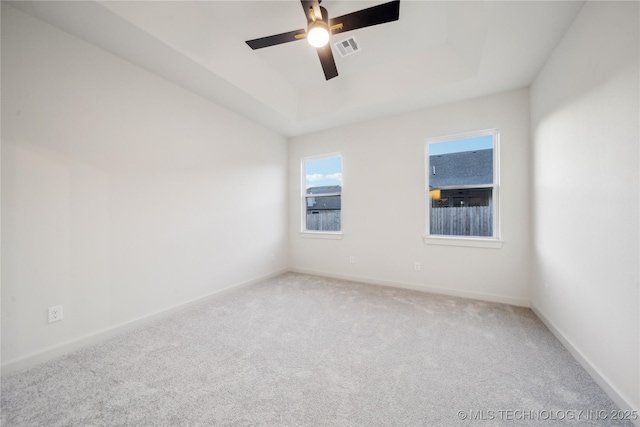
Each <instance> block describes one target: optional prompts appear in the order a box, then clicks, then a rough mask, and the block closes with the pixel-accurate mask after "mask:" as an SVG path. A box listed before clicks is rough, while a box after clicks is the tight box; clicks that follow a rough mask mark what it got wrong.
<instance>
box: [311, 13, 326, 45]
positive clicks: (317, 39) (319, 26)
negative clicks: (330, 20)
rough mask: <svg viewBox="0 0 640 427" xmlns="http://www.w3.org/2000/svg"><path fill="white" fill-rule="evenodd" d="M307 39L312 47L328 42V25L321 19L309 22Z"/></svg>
mask: <svg viewBox="0 0 640 427" xmlns="http://www.w3.org/2000/svg"><path fill="white" fill-rule="evenodd" d="M307 41H308V42H309V44H310V45H311V46H313V47H322V46H324V45H326V44H327V43H329V25H328V24H327V23H326V22H325V21H321V20H317V21H315V22H312V23H311V24H309V28H308V29H307Z"/></svg>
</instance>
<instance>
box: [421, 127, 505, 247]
mask: <svg viewBox="0 0 640 427" xmlns="http://www.w3.org/2000/svg"><path fill="white" fill-rule="evenodd" d="M487 135H491V136H493V184H478V185H460V186H447V187H441V188H440V189H441V190H452V189H464V188H468V189H469V188H492V189H493V190H492V196H491V197H492V208H493V212H492V216H493V218H492V221H493V224H492V227H493V236H454V235H442V234H431V206H432V196H431V194H430V192H429V180H430V176H431V168H430V159H429V146H430V145H431V144H435V143H440V142H448V141H455V140H459V139H467V138H475V137H479V136H487ZM424 151H425V157H424V165H425V195H426V196H425V215H424V218H425V234H424V236H423V240H424V243H426V244H430V245H446V246H467V247H480V248H493V249H499V248H501V247H502V245H503V241H502V240H501V227H500V206H501V204H500V132H499V131H498V129H497V128H493V129H484V130H479V131H473V132H465V133H458V134H453V135H445V136H440V137H434V138H427V140H426V142H425V150H424Z"/></svg>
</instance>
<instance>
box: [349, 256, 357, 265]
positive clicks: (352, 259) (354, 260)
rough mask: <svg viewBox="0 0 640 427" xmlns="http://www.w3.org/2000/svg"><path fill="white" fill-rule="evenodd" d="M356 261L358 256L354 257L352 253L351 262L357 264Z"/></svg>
mask: <svg viewBox="0 0 640 427" xmlns="http://www.w3.org/2000/svg"><path fill="white" fill-rule="evenodd" d="M355 263H356V257H354V256H353V255H351V256H350V257H349V264H355Z"/></svg>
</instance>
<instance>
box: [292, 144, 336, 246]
mask: <svg viewBox="0 0 640 427" xmlns="http://www.w3.org/2000/svg"><path fill="white" fill-rule="evenodd" d="M301 169H302V189H303V190H302V231H303V232H324V233H339V232H340V231H342V222H341V219H342V156H340V154H337V153H334V154H327V155H323V156H314V157H305V158H303V159H302V165H301Z"/></svg>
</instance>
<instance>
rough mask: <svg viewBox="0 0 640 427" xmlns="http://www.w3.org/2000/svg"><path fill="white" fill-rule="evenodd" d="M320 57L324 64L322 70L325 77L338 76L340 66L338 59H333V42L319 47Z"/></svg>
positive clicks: (321, 62)
mask: <svg viewBox="0 0 640 427" xmlns="http://www.w3.org/2000/svg"><path fill="white" fill-rule="evenodd" d="M317 51H318V57H319V58H320V64H322V71H324V78H325V79H327V80H330V79H332V78H334V77H337V76H338V68H337V67H336V61H334V60H333V52H331V44H326V45H324V46H322V47H319V48H317Z"/></svg>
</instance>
